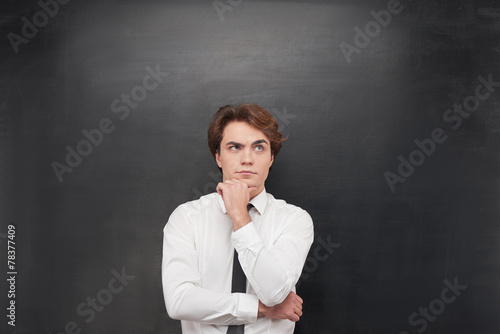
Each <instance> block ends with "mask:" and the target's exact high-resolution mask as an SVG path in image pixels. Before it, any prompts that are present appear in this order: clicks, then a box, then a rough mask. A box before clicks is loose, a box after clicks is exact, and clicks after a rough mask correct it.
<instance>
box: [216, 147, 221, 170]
mask: <svg viewBox="0 0 500 334" xmlns="http://www.w3.org/2000/svg"><path fill="white" fill-rule="evenodd" d="M215 161H217V166H219V168H222V163H221V162H220V154H219V152H218V151H215Z"/></svg>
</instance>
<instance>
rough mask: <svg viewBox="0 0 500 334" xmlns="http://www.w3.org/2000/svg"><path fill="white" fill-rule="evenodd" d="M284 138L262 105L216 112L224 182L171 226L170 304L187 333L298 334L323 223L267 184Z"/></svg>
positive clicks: (165, 276) (214, 145) (166, 268)
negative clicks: (305, 273)
mask: <svg viewBox="0 0 500 334" xmlns="http://www.w3.org/2000/svg"><path fill="white" fill-rule="evenodd" d="M283 141H285V139H283V138H282V136H281V134H280V133H279V132H278V123H277V122H276V120H275V119H274V118H273V117H272V116H271V115H270V114H269V112H268V111H267V110H265V109H263V108H261V107H259V106H257V105H254V104H243V105H240V106H238V107H236V108H234V107H232V106H225V107H222V108H220V109H219V111H218V112H217V113H216V114H215V116H214V118H213V120H212V123H211V124H210V127H209V130H208V145H209V147H210V151H211V153H212V155H213V156H214V158H215V160H216V162H217V165H218V166H219V168H220V169H221V170H222V177H223V182H221V183H219V184H218V185H217V192H216V193H212V194H209V195H205V196H202V197H201V198H200V199H199V200H196V201H191V202H188V203H185V204H182V205H180V206H179V207H177V209H175V210H174V212H173V213H172V215H171V216H170V218H169V220H168V223H167V224H166V226H165V228H164V230H163V233H164V240H163V242H164V243H163V262H162V283H163V293H164V297H165V304H166V307H167V312H168V314H169V316H170V317H172V318H173V319H179V320H181V324H182V332H183V333H184V334H191V333H203V334H210V333H220V334H222V333H233V332H234V333H243V330H244V333H245V334H254V333H272V334H280V333H283V334H284V333H286V334H291V333H293V330H294V327H295V322H296V321H298V320H299V319H300V316H301V315H302V299H301V298H300V297H299V296H298V295H297V294H295V284H296V283H297V281H298V279H299V277H300V275H301V272H302V267H303V265H304V262H305V260H306V256H307V253H308V251H309V248H310V247H311V244H312V242H313V223H312V219H311V217H310V216H309V214H308V213H307V212H306V211H304V210H302V209H301V208H299V207H296V206H293V205H291V204H287V203H286V202H285V201H283V200H277V199H275V198H274V197H273V196H272V195H271V194H269V193H267V192H266V190H265V187H264V183H265V181H266V179H267V176H268V173H269V170H270V169H271V165H272V164H273V162H274V159H275V158H276V156H277V155H278V153H279V151H280V148H281V143H282V142H283ZM249 204H250V206H248V207H247V205H249ZM233 267H234V269H233ZM241 270H242V271H241ZM240 272H241V274H238V273H240ZM238 284H242V290H240V291H239V292H237V291H238V290H237V285H238Z"/></svg>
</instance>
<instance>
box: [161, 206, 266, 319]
mask: <svg viewBox="0 0 500 334" xmlns="http://www.w3.org/2000/svg"><path fill="white" fill-rule="evenodd" d="M195 245H196V244H195V238H194V232H193V228H192V224H191V222H190V221H189V219H188V218H187V216H186V214H185V212H183V210H182V209H181V208H180V207H178V208H177V209H176V210H175V211H174V212H173V213H172V215H171V216H170V218H169V220H168V222H167V225H166V226H165V228H164V230H163V258H162V269H161V271H162V285H163V294H164V298H165V305H166V308H167V312H168V315H169V316H170V317H171V318H173V319H177V320H187V321H196V322H200V323H204V324H214V325H241V324H248V323H253V322H255V321H256V320H257V312H258V306H259V299H258V298H257V296H255V295H251V294H245V293H227V294H224V293H219V292H214V291H210V290H207V289H204V288H202V287H201V277H200V273H199V271H198V258H197V254H196V246H195Z"/></svg>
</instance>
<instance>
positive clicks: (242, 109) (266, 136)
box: [208, 104, 286, 194]
mask: <svg viewBox="0 0 500 334" xmlns="http://www.w3.org/2000/svg"><path fill="white" fill-rule="evenodd" d="M285 140H286V138H282V135H281V133H279V131H278V123H277V122H276V120H275V119H274V118H273V117H272V116H271V114H269V112H268V111H267V110H265V109H264V108H262V107H259V106H258V105H255V104H242V105H239V106H238V107H236V108H235V107H232V106H225V107H222V108H220V109H219V111H217V113H216V114H215V115H214V118H213V120H212V122H211V123H210V126H209V128H208V146H209V148H210V152H211V153H212V156H213V157H214V158H215V160H216V161H217V165H218V166H219V168H220V169H221V170H222V176H223V179H224V181H225V180H229V179H234V178H235V179H239V180H242V181H244V182H245V183H247V184H248V185H249V186H255V187H257V188H256V190H255V192H256V194H258V193H260V191H262V189H263V188H264V181H265V180H266V178H267V175H268V173H269V170H270V169H271V165H272V164H273V162H274V158H275V157H276V156H277V155H278V153H279V151H280V149H281V143H282V142H284V141H285Z"/></svg>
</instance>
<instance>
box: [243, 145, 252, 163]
mask: <svg viewBox="0 0 500 334" xmlns="http://www.w3.org/2000/svg"><path fill="white" fill-rule="evenodd" d="M241 163H242V164H253V155H252V151H251V150H250V149H244V150H243V152H242V155H241Z"/></svg>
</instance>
